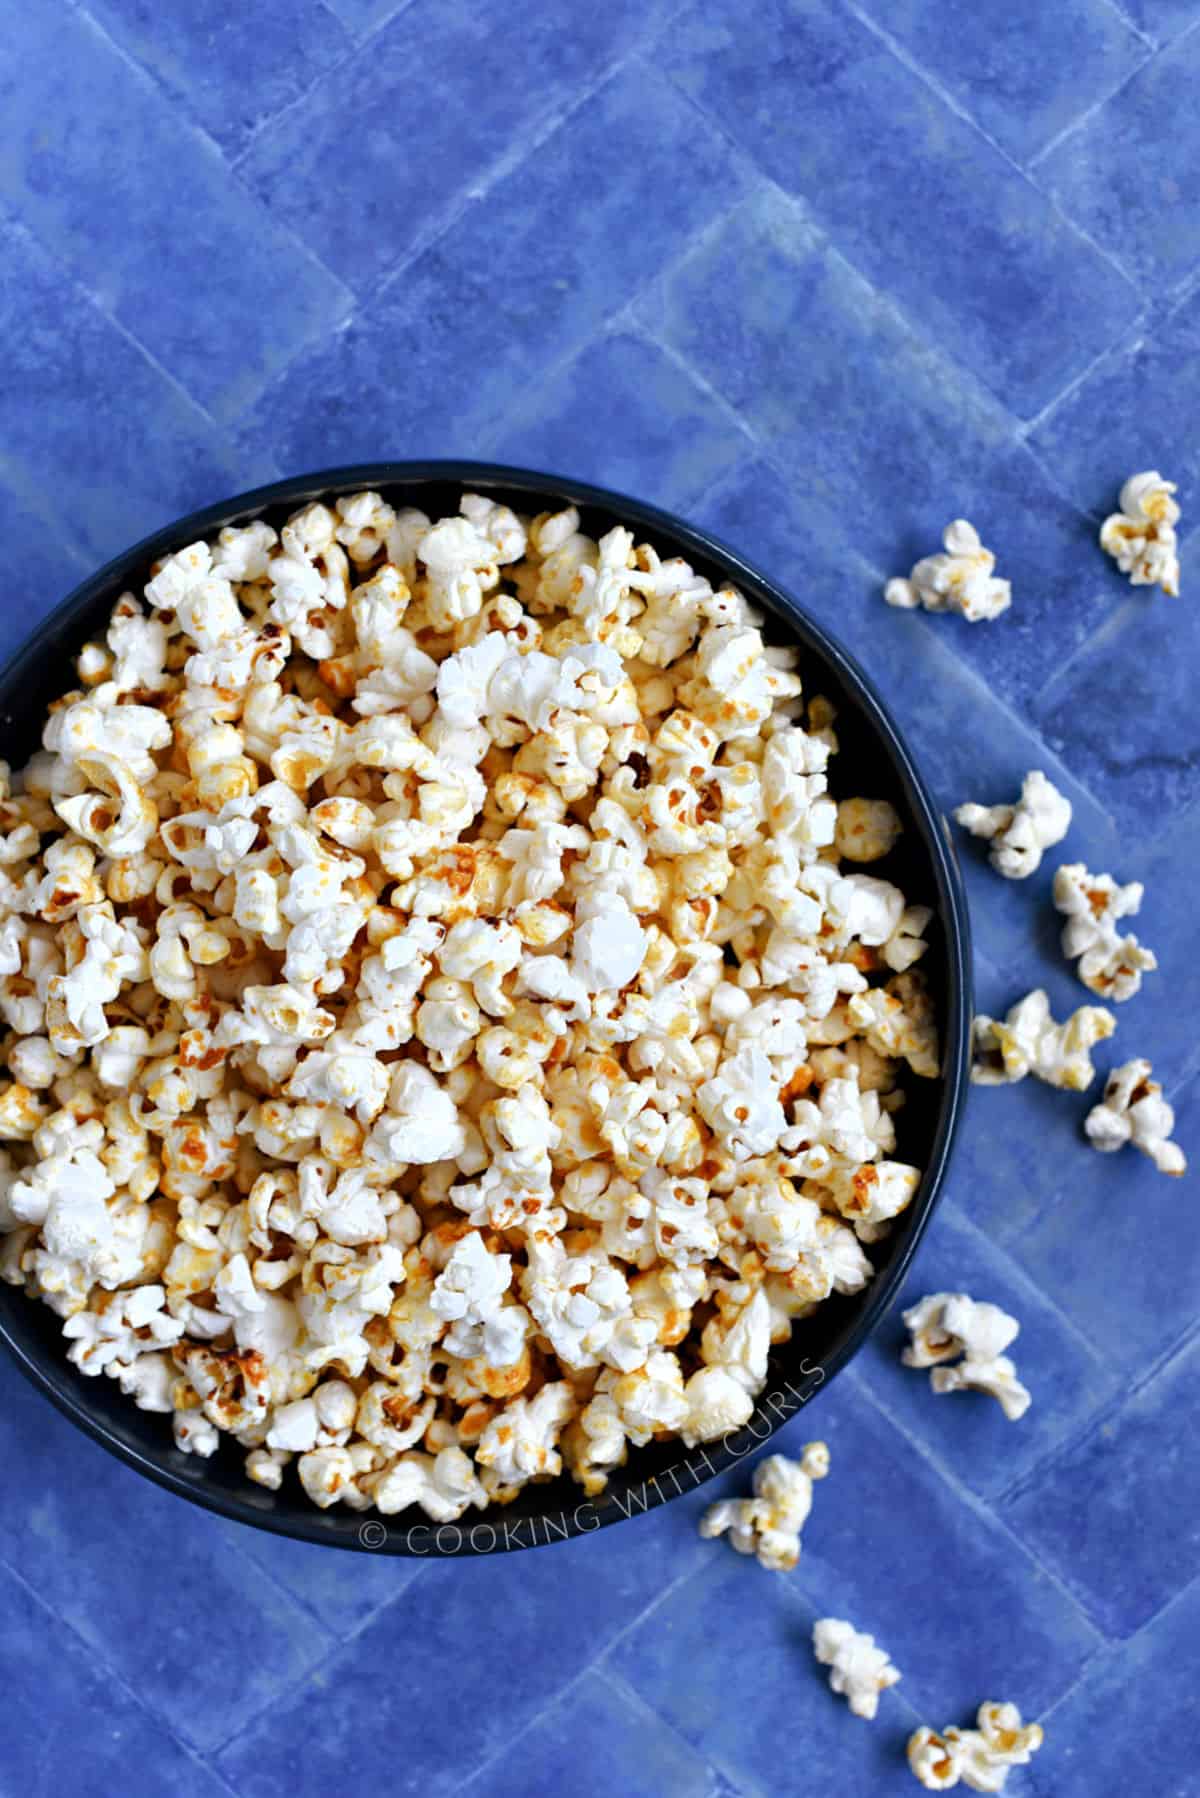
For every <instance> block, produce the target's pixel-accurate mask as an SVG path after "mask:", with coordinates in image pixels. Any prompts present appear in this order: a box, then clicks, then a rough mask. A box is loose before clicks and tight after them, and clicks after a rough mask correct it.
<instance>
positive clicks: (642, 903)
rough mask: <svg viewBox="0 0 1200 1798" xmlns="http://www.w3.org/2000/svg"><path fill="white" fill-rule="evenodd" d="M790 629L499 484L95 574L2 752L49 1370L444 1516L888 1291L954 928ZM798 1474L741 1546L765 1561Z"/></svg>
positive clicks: (3, 1011) (706, 1433)
mask: <svg viewBox="0 0 1200 1798" xmlns="http://www.w3.org/2000/svg"><path fill="white" fill-rule="evenodd" d="M799 659H800V658H799V656H798V654H797V652H795V651H793V650H791V649H788V648H782V647H777V646H773V645H771V644H769V643H768V642H766V641H765V640H764V636H763V620H762V619H761V618H760V617H759V615H758V614H757V612H756V611H755V610H754V608H753V607H751V606H750V605H749V604H748V603H747V602H746V601H745V599H744V598H743V597H742V596H741V595H740V594H739V593H737V592H736V591H735V590H734V589H733V588H728V587H726V588H721V589H720V590H718V591H714V590H713V588H712V586H711V584H710V582H709V581H708V580H707V579H706V578H705V577H704V576H702V575H699V574H697V573H696V572H695V571H694V570H693V569H692V568H691V567H690V566H689V565H688V564H687V563H686V562H685V561H684V560H682V559H681V558H679V557H674V558H670V559H664V558H663V557H661V556H660V555H659V553H658V552H657V551H656V550H655V549H654V547H653V546H652V545H649V544H645V543H638V542H636V541H635V538H634V535H633V533H632V532H631V531H629V530H627V529H626V528H625V527H624V526H623V525H619V524H617V525H614V526H613V527H612V528H611V529H609V530H608V531H607V532H606V533H605V534H604V535H603V536H602V537H601V538H600V539H599V540H598V541H594V540H593V539H592V538H591V537H589V536H588V535H587V534H586V533H585V532H583V531H582V530H581V529H580V518H579V515H578V513H577V512H576V511H575V509H574V508H571V507H567V508H565V509H564V510H563V511H561V512H559V513H557V514H552V515H551V514H547V515H545V516H543V517H541V518H526V517H523V516H521V515H519V514H517V513H515V512H514V511H512V510H511V509H510V508H508V507H506V506H504V505H501V504H499V503H498V502H496V501H494V500H492V499H491V498H489V497H488V496H486V495H482V494H469V493H468V494H464V495H463V496H462V498H461V503H460V508H459V511H458V512H457V514H455V515H454V516H451V517H429V516H427V515H426V514H424V513H422V512H420V511H417V510H416V509H414V508H407V509H404V510H401V511H399V512H397V511H395V510H394V509H393V507H392V506H391V505H390V504H389V502H388V500H387V498H386V497H385V495H383V494H380V493H350V494H343V495H340V496H338V497H337V498H336V500H333V501H331V502H330V503H328V504H327V503H325V502H323V501H321V500H316V501H313V502H311V503H309V504H306V505H305V506H303V507H301V508H300V509H299V510H298V511H296V512H295V513H294V514H293V515H292V516H291V517H290V518H289V519H288V520H287V522H286V523H285V524H284V525H283V527H282V529H280V530H279V531H278V532H277V531H276V530H275V529H274V528H273V527H272V526H270V525H268V524H266V523H265V522H264V521H263V520H254V521H252V522H250V523H249V524H246V525H243V526H231V527H228V528H227V529H225V530H223V531H222V532H221V533H220V535H219V536H218V537H217V538H216V539H215V540H214V541H212V542H208V543H204V542H197V543H194V544H190V545H186V546H184V547H182V548H180V549H179V550H178V551H177V552H176V553H174V554H173V555H170V556H167V557H165V558H163V559H162V560H161V561H160V562H159V563H158V564H157V565H156V566H155V567H154V568H152V569H151V570H150V571H149V579H148V580H147V581H146V583H145V586H144V588H143V591H142V593H141V594H138V593H128V594H124V595H122V596H121V598H120V599H119V600H118V601H117V604H116V606H115V608H114V609H113V612H112V615H111V618H110V621H109V623H108V628H107V630H106V631H104V632H100V633H98V635H97V640H96V641H95V642H93V643H90V644H87V645H85V646H84V648H83V650H82V652H81V653H80V655H79V657H78V660H77V662H76V665H75V673H76V678H77V681H78V685H77V687H76V688H75V690H73V691H71V692H69V693H68V694H66V695H65V697H64V698H63V699H62V700H60V701H59V702H58V703H57V704H56V705H55V706H54V707H53V709H52V710H51V713H50V716H49V717H48V719H47V720H46V723H45V727H44V730H43V748H42V750H41V751H40V752H39V753H38V754H37V755H36V756H35V757H34V759H33V761H32V762H31V763H30V765H29V767H28V769H27V770H25V772H24V775H23V776H19V777H16V779H15V781H14V779H13V777H11V776H10V774H9V771H8V770H7V769H6V768H0V1015H2V1016H3V1019H4V1024H5V1027H6V1031H7V1036H6V1078H5V1079H4V1080H2V1081H0V1277H2V1278H4V1279H5V1280H6V1281H11V1282H13V1283H14V1284H19V1285H23V1286H24V1287H25V1288H26V1291H27V1293H28V1294H29V1295H30V1296H31V1297H37V1298H40V1299H41V1300H42V1301H43V1302H44V1303H46V1304H47V1305H49V1306H50V1307H51V1308H52V1309H53V1311H54V1312H55V1313H56V1314H57V1315H58V1316H59V1318H60V1319H61V1320H62V1323H63V1331H64V1337H65V1343H66V1350H67V1353H68V1354H69V1356H70V1358H71V1359H72V1360H73V1361H74V1362H75V1363H76V1364H77V1366H79V1367H80V1369H81V1370H83V1371H84V1372H86V1373H88V1374H99V1373H105V1374H107V1375H108V1376H109V1377H110V1378H112V1379H113V1380H115V1381H116V1382H117V1383H118V1384H119V1386H120V1388H121V1390H122V1392H124V1393H125V1394H126V1395H127V1396H128V1397H129V1399H130V1400H131V1401H132V1402H133V1403H134V1404H136V1405H138V1406H140V1407H141V1408H143V1409H146V1410H149V1411H154V1412H160V1413H162V1414H163V1416H164V1417H167V1418H169V1419H170V1420H171V1428H172V1430H173V1433H174V1438H175V1440H176V1442H177V1443H178V1445H179V1446H180V1448H181V1449H183V1450H184V1451H185V1452H187V1453H192V1454H198V1455H200V1456H202V1457H203V1456H208V1455H211V1454H213V1453H215V1452H216V1450H217V1449H218V1447H219V1445H220V1443H221V1440H222V1437H223V1436H232V1437H233V1438H234V1439H235V1440H236V1441H237V1442H238V1444H239V1447H240V1449H241V1451H242V1454H243V1459H244V1466H245V1470H246V1477H247V1478H248V1479H250V1480H253V1481H254V1482H256V1483H257V1484H260V1485H262V1486H263V1487H264V1488H265V1489H266V1490H270V1491H279V1490H283V1489H284V1488H285V1486H286V1485H288V1484H294V1483H295V1482H297V1481H298V1482H299V1489H300V1490H302V1491H304V1492H305V1493H306V1494H307V1495H308V1497H309V1499H310V1500H311V1502H312V1503H314V1504H316V1505H318V1506H320V1507H324V1506H327V1505H332V1504H342V1505H346V1506H348V1507H349V1508H350V1509H352V1510H356V1511H363V1510H366V1509H368V1508H370V1507H372V1506H373V1507H374V1508H375V1509H377V1510H378V1511H379V1512H381V1513H382V1514H384V1515H391V1514H395V1513H398V1512H401V1511H405V1510H407V1509H408V1508H409V1507H419V1508H420V1509H421V1510H422V1511H423V1512H424V1514H425V1515H427V1516H428V1517H429V1518H430V1519H431V1520H432V1521H434V1522H435V1523H442V1522H451V1521H453V1520H455V1519H458V1518H460V1517H462V1516H464V1515H465V1514H466V1513H467V1512H469V1511H470V1510H472V1509H477V1508H482V1507H485V1506H488V1505H495V1504H503V1503H507V1502H508V1501H509V1500H510V1499H512V1498H513V1497H515V1496H516V1494H517V1493H518V1492H519V1491H520V1490H521V1489H522V1488H523V1487H524V1486H525V1485H527V1484H528V1483H529V1482H531V1481H539V1480H545V1479H553V1478H556V1477H557V1476H558V1475H559V1473H560V1472H561V1471H562V1470H563V1468H564V1467H565V1468H566V1469H567V1470H568V1471H569V1472H570V1474H571V1475H572V1476H573V1477H574V1478H575V1479H576V1480H577V1481H578V1482H579V1483H580V1484H581V1485H582V1486H583V1488H584V1489H585V1490H586V1491H587V1492H588V1493H597V1492H600V1491H602V1490H603V1488H604V1485H605V1483H606V1481H607V1479H608V1478H609V1476H610V1474H611V1471H612V1469H613V1468H614V1467H617V1466H619V1465H621V1463H622V1462H623V1461H624V1459H625V1458H626V1456H627V1454H628V1452H629V1450H630V1448H631V1447H632V1448H634V1449H637V1448H642V1447H645V1446H646V1445H648V1444H650V1443H652V1442H656V1441H664V1440H667V1439H671V1438H674V1439H678V1440H680V1441H682V1442H683V1443H684V1444H685V1445H686V1446H688V1447H694V1446H696V1445H697V1444H701V1443H707V1442H713V1441H717V1440H720V1439H721V1438H723V1437H726V1436H728V1435H729V1434H730V1433H731V1432H736V1431H739V1430H741V1429H742V1428H743V1427H744V1426H745V1425H746V1424H747V1423H748V1422H749V1421H750V1420H751V1418H752V1417H753V1415H754V1407H755V1400H756V1397H757V1395H758V1394H759V1393H760V1392H761V1391H762V1390H763V1387H764V1385H765V1383H766V1380H767V1373H768V1362H769V1357H770V1354H771V1350H772V1345H773V1344H774V1343H780V1342H783V1341H785V1340H786V1339H787V1337H788V1336H789V1335H790V1333H791V1330H792V1328H793V1325H794V1323H795V1321H796V1320H798V1319H802V1318H804V1317H805V1316H807V1315H808V1314H810V1313H811V1312H812V1310H813V1309H814V1307H815V1306H817V1305H819V1304H820V1303H822V1302H823V1301H824V1300H825V1299H826V1298H828V1297H830V1296H831V1295H832V1294H835V1293H837V1294H853V1293H856V1292H860V1291H862V1289H863V1288H864V1286H865V1285H866V1284H867V1282H868V1281H869V1280H870V1279H871V1277H872V1273H873V1268H872V1263H871V1259H870V1255H869V1253H868V1247H869V1245H870V1244H871V1243H873V1242H874V1241H875V1240H877V1239H878V1238H880V1237H881V1236H882V1235H883V1234H884V1233H886V1231H887V1230H888V1229H889V1228H890V1227H891V1224H892V1220H893V1219H894V1218H895V1217H897V1216H899V1215H900V1214H901V1213H902V1211H903V1210H904V1208H905V1206H907V1205H908V1204H909V1203H910V1201H911V1199H912V1196H913V1193H914V1192H915V1191H916V1189H917V1186H918V1184H919V1180H920V1171H919V1170H918V1169H916V1168H913V1167H910V1166H908V1165H907V1164H906V1163H904V1162H901V1161H899V1160H897V1159H895V1158H894V1155H895V1151H896V1129H895V1125H894V1123H893V1113H894V1112H895V1111H896V1110H897V1109H898V1107H899V1105H900V1104H901V1102H902V1100H903V1097H904V1094H903V1091H902V1087H903V1085H904V1083H905V1082H906V1081H907V1079H908V1073H909V1071H914V1072H915V1073H917V1074H919V1075H922V1076H932V1075H935V1074H936V1073H937V1070H938V1041H937V1029H936V1020H935V1018H934V1014H933V1006H932V1002H931V1000H930V997H929V995H928V992H927V991H926V989H925V987H924V985H923V982H922V980H921V976H920V973H919V972H918V971H917V969H916V963H917V962H918V961H919V960H920V958H921V956H922V954H923V953H924V951H925V946H926V945H925V932H926V930H927V928H928V926H929V924H930V921H931V913H930V911H929V908H928V907H926V906H923V905H918V904H909V902H908V899H907V897H906V895H905V893H904V892H902V891H901V889H900V887H899V886H898V885H896V884H895V883H893V882H891V881H887V880H882V879H878V878H876V877H875V876H874V875H872V874H871V873H870V872H868V871H867V870H868V869H869V867H870V866H871V865H872V864H873V863H874V862H876V861H879V860H881V859H882V858H883V857H885V856H886V855H887V854H888V853H889V852H890V850H891V849H892V847H893V845H894V844H895V842H896V840H897V838H898V835H899V832H900V829H901V820H900V817H899V815H898V813H897V812H896V811H895V810H894V808H893V807H892V806H891V805H890V804H888V803H887V802H886V801H883V800H871V799H865V798H848V799H842V800H841V801H840V804H839V798H838V797H837V796H836V794H835V792H831V791H830V784H831V771H832V778H833V779H834V780H835V781H836V774H837V769H838V767H839V764H838V763H837V761H836V759H835V758H836V756H837V754H838V737H837V735H836V734H835V732H834V730H833V728H832V725H833V710H832V707H831V706H830V705H829V703H828V702H827V701H825V700H822V699H821V698H819V697H816V698H807V696H804V698H803V700H802V688H801V678H800V674H799V673H798V672H797V664H798V662H799ZM14 785H15V786H16V792H15V793H14V790H13V789H14ZM864 1245H866V1246H864ZM814 1452H815V1451H814ZM788 1465H789V1464H787V1463H785V1462H783V1461H782V1460H779V1461H777V1462H769V1463H765V1464H764V1467H763V1468H761V1469H760V1470H759V1477H758V1478H757V1480H756V1496H755V1497H754V1499H752V1500H750V1501H747V1503H748V1505H749V1506H750V1508H751V1509H752V1510H753V1511H754V1518H755V1522H754V1523H749V1522H746V1521H745V1520H743V1521H742V1523H741V1525H740V1526H739V1527H740V1528H741V1533H742V1535H743V1536H744V1537H745V1539H746V1541H747V1542H748V1543H749V1544H750V1545H752V1546H756V1547H757V1549H758V1551H759V1552H760V1553H761V1554H762V1555H763V1556H764V1558H766V1559H768V1560H775V1561H778V1562H781V1563H782V1561H784V1560H786V1558H787V1556H788V1555H789V1554H791V1555H792V1557H793V1558H794V1555H795V1553H797V1552H798V1530H799V1527H800V1525H801V1524H802V1522H803V1519H804V1516H805V1515H806V1514H807V1509H808V1504H809V1502H810V1494H811V1479H812V1478H816V1477H820V1474H821V1472H823V1470H824V1468H823V1464H822V1463H821V1461H820V1457H819V1456H816V1458H815V1459H814V1458H812V1457H811V1456H810V1457H809V1458H808V1460H807V1462H806V1465H805V1466H804V1467H803V1468H802V1469H800V1470H794V1469H793V1470H791V1471H787V1469H788ZM772 1467H777V1468H783V1469H784V1470H785V1471H784V1472H783V1473H780V1472H779V1471H776V1472H774V1473H772V1472H771V1468H772ZM847 1677H849V1675H847Z"/></svg>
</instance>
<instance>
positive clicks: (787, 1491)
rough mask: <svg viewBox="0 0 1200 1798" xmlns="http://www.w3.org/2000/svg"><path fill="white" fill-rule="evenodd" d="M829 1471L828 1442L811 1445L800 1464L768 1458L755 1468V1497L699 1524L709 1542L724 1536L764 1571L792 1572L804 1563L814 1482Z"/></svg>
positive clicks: (729, 1501)
mask: <svg viewBox="0 0 1200 1798" xmlns="http://www.w3.org/2000/svg"><path fill="white" fill-rule="evenodd" d="M828 1472H829V1450H828V1449H827V1448H826V1446H825V1444H824V1443H823V1442H809V1443H806V1445H805V1448H804V1452H803V1454H802V1455H801V1457H800V1459H799V1461H789V1460H788V1458H787V1456H786V1455H768V1456H767V1458H766V1460H765V1461H760V1462H759V1463H758V1466H757V1467H756V1468H755V1469H754V1481H753V1487H754V1497H753V1498H736V1499H733V1498H726V1499H721V1500H720V1501H719V1503H717V1504H715V1505H710V1506H709V1508H708V1510H707V1511H705V1513H704V1516H703V1517H702V1518H701V1519H700V1534H701V1535H702V1536H704V1537H713V1536H723V1535H725V1534H726V1532H728V1533H729V1541H730V1544H731V1546H732V1547H734V1548H735V1549H736V1550H737V1552H738V1553H739V1554H740V1555H754V1556H755V1557H756V1559H757V1560H758V1563H759V1566H760V1567H766V1568H769V1569H771V1570H772V1571H773V1572H777V1573H790V1572H791V1570H792V1568H793V1567H794V1566H795V1565H796V1562H797V1561H798V1560H799V1559H800V1532H801V1530H802V1529H803V1528H804V1525H805V1523H806V1522H807V1521H808V1514H809V1512H810V1511H811V1509H812V1494H813V1482H814V1480H823V1479H824V1478H825V1476H826V1474H827V1473H828Z"/></svg>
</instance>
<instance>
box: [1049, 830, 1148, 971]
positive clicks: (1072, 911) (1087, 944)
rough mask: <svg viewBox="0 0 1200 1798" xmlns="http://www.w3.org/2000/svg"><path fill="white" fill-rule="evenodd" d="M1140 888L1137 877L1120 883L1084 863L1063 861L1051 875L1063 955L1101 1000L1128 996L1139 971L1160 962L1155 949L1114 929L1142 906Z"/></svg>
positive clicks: (1141, 889)
mask: <svg viewBox="0 0 1200 1798" xmlns="http://www.w3.org/2000/svg"><path fill="white" fill-rule="evenodd" d="M1143 890H1144V889H1143V888H1142V886H1141V883H1140V882H1139V881H1136V880H1135V881H1131V882H1130V883H1129V885H1128V886H1118V885H1117V883H1116V881H1115V880H1114V879H1113V878H1112V875H1111V874H1089V873H1088V870H1087V869H1086V868H1085V867H1084V865H1083V863H1082V862H1068V863H1065V864H1064V866H1063V867H1061V868H1059V870H1058V871H1057V873H1056V874H1055V876H1054V903H1055V905H1056V906H1057V907H1058V909H1059V911H1060V912H1062V913H1063V915H1064V916H1065V917H1066V920H1067V922H1066V923H1065V924H1064V926H1063V933H1062V947H1063V954H1064V955H1065V956H1066V957H1067V959H1068V960H1069V961H1076V960H1077V961H1078V966H1077V967H1076V970H1075V971H1076V973H1077V974H1078V975H1079V978H1080V979H1081V980H1082V982H1083V984H1084V986H1086V987H1089V988H1090V989H1091V991H1092V992H1093V993H1099V994H1100V996H1101V998H1104V999H1115V1000H1116V1001H1118V1003H1119V1002H1121V1001H1123V1000H1125V999H1132V998H1133V996H1134V994H1135V993H1136V992H1137V991H1138V990H1139V989H1140V987H1141V984H1142V975H1143V973H1146V972H1150V971H1151V970H1153V969H1154V968H1156V967H1157V966H1158V958H1157V957H1156V956H1155V954H1154V952H1153V950H1150V949H1143V948H1142V946H1141V944H1140V943H1139V942H1138V940H1137V938H1136V937H1135V936H1120V935H1119V934H1118V932H1117V922H1118V920H1119V919H1120V918H1124V917H1127V916H1128V915H1129V914H1130V913H1131V912H1136V911H1137V910H1138V909H1139V908H1140V906H1141V903H1142V892H1143Z"/></svg>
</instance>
